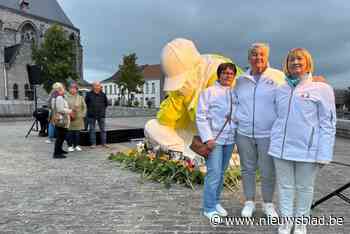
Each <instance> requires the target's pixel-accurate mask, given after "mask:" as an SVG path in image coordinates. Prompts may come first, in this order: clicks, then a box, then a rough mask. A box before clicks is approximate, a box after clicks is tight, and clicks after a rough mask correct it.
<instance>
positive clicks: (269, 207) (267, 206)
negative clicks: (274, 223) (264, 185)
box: [262, 202, 278, 218]
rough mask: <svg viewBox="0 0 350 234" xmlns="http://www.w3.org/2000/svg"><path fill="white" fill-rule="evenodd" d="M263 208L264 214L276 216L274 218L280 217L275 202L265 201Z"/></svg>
mask: <svg viewBox="0 0 350 234" xmlns="http://www.w3.org/2000/svg"><path fill="white" fill-rule="evenodd" d="M262 210H263V212H264V214H265V215H266V216H267V217H269V216H270V217H274V218H277V217H278V214H277V212H276V210H275V206H274V205H273V203H271V202H269V203H263V204H262Z"/></svg>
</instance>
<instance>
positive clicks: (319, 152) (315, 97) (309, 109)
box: [269, 48, 336, 234]
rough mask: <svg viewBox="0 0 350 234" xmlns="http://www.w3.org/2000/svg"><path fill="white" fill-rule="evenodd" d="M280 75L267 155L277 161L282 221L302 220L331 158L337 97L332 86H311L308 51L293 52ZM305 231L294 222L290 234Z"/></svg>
mask: <svg viewBox="0 0 350 234" xmlns="http://www.w3.org/2000/svg"><path fill="white" fill-rule="evenodd" d="M284 72H285V75H286V77H285V79H286V81H287V83H286V84H284V85H282V86H280V87H279V88H278V89H277V90H276V95H275V103H276V110H277V119H276V121H275V122H274V123H273V126H272V130H271V144H270V148H269V155H271V156H272V158H273V160H274V163H275V168H276V175H277V184H278V191H279V209H280V211H281V215H282V217H293V216H294V217H303V216H309V215H310V208H311V204H312V200H313V189H314V182H315V178H316V175H317V172H318V171H319V169H320V167H321V165H324V164H327V163H329V162H330V161H331V160H332V157H333V147H334V141H335V132H336V127H335V124H336V111H335V98H334V91H333V89H332V87H331V86H330V85H328V84H327V83H324V82H312V72H313V61H312V57H311V55H310V53H309V52H308V51H307V50H305V49H303V48H297V49H293V50H291V51H290V52H289V53H288V55H287V57H286V60H285V63H284ZM294 200H296V203H295V205H294ZM292 226H293V224H292V223H286V224H283V225H281V226H280V227H279V233H280V234H289V233H290V232H291V229H292ZM305 233H306V226H305V225H303V224H295V227H294V234H305Z"/></svg>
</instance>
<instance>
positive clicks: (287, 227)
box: [278, 223, 295, 234]
mask: <svg viewBox="0 0 350 234" xmlns="http://www.w3.org/2000/svg"><path fill="white" fill-rule="evenodd" d="M292 228H293V224H290V223H284V224H281V225H280V226H279V227H278V234H290V232H291V231H292ZM294 233H295V232H294Z"/></svg>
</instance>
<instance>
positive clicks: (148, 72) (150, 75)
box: [142, 64, 164, 80]
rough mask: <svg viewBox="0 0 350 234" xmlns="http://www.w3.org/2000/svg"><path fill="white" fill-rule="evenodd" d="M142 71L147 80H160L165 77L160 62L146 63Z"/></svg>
mask: <svg viewBox="0 0 350 234" xmlns="http://www.w3.org/2000/svg"><path fill="white" fill-rule="evenodd" d="M142 72H143V77H144V79H145V80H160V79H162V77H164V74H163V71H162V68H161V66H160V64H153V65H148V64H147V65H144V66H143V69H142Z"/></svg>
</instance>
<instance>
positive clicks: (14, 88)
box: [13, 84, 18, 99]
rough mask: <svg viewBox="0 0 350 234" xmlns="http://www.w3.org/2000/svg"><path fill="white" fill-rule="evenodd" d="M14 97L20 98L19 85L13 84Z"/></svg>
mask: <svg viewBox="0 0 350 234" xmlns="http://www.w3.org/2000/svg"><path fill="white" fill-rule="evenodd" d="M13 99H18V85H17V84H14V85H13Z"/></svg>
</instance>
